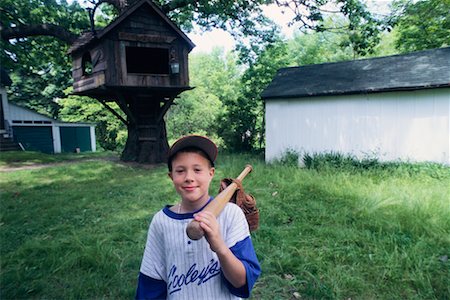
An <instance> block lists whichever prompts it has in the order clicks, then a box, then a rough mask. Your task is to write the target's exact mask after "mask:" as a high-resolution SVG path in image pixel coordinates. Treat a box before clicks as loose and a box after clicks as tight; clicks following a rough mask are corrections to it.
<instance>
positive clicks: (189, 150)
mask: <svg viewBox="0 0 450 300" xmlns="http://www.w3.org/2000/svg"><path fill="white" fill-rule="evenodd" d="M180 153H197V154H199V155H201V156H203V157H204V158H206V160H208V162H209V167H210V168H213V167H214V162H213V161H211V159H210V158H209V157H208V155H207V154H206V153H205V151H203V150H202V149H200V148H197V147H186V148H183V149H181V150H179V151H178V152H176V153H175V154H174V155H172V156H170V157H169V159H168V160H167V166H168V167H169V172H172V162H173V160H174V159H175V158H176V157H177V156H178V154H180Z"/></svg>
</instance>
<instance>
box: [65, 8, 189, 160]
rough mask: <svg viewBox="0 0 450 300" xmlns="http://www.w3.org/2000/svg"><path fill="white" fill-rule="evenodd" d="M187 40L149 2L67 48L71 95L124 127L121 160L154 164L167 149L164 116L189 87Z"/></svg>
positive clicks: (130, 9)
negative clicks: (97, 105)
mask: <svg viewBox="0 0 450 300" xmlns="http://www.w3.org/2000/svg"><path fill="white" fill-rule="evenodd" d="M194 47H195V45H194V44H193V43H192V42H191V40H190V39H189V38H188V37H187V36H186V35H185V34H184V33H183V32H182V31H181V30H180V29H179V28H178V27H177V26H176V25H175V24H174V23H173V22H172V21H171V20H170V19H169V18H168V17H167V16H166V15H165V14H164V13H163V12H162V11H161V9H160V8H159V7H158V6H157V5H156V4H154V3H153V2H152V1H150V0H140V1H137V2H136V3H134V4H133V5H132V6H130V7H127V8H126V9H125V10H124V11H122V13H121V14H120V15H119V16H118V17H117V19H115V20H114V21H113V22H112V23H110V24H109V25H108V26H107V27H105V28H103V29H102V30H99V31H96V30H94V29H93V30H91V31H90V32H86V33H84V34H82V35H81V36H80V37H79V38H78V40H76V41H75V42H74V43H73V44H72V46H71V47H70V49H69V52H68V53H69V54H70V55H71V56H72V76H73V93H74V94H76V95H82V96H89V97H93V98H95V99H97V100H98V101H100V102H101V103H102V104H104V105H105V107H107V108H108V109H110V110H111V111H112V112H113V113H114V111H113V110H112V109H111V108H110V106H109V105H108V102H116V103H117V104H118V105H119V107H120V108H121V110H122V111H123V112H124V113H125V115H126V119H124V118H122V117H121V116H120V115H119V114H117V113H115V115H116V116H117V117H118V118H120V119H121V120H122V121H123V122H124V123H125V124H126V125H127V128H128V139H127V143H126V146H125V149H124V152H123V153H122V160H125V161H137V162H142V163H159V162H164V161H165V160H166V154H167V150H168V143H167V135H166V128H165V122H164V115H165V113H166V112H167V110H168V109H169V107H170V106H171V104H172V103H173V100H174V99H175V97H177V96H178V95H179V94H180V93H181V92H183V91H186V90H189V89H191V87H189V72H188V71H189V70H188V53H189V52H190V51H191V50H192V49H193V48H194Z"/></svg>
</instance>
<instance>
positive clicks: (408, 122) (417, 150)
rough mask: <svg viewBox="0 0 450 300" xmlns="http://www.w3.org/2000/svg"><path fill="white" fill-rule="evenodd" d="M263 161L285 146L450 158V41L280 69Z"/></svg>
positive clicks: (267, 94)
mask: <svg viewBox="0 0 450 300" xmlns="http://www.w3.org/2000/svg"><path fill="white" fill-rule="evenodd" d="M262 98H263V99H264V101H265V105H266V116H265V117H266V160H267V161H271V160H274V159H277V158H280V157H281V156H282V155H283V154H284V153H285V152H286V151H287V150H293V151H297V152H298V153H300V154H301V156H302V155H303V154H305V153H308V154H314V153H326V152H335V153H336V152H337V153H342V154H347V155H352V156H355V157H357V158H366V157H370V158H374V157H375V158H378V159H379V160H380V161H398V160H400V161H411V162H423V161H431V162H437V163H443V164H450V47H447V48H440V49H433V50H426V51H419V52H414V53H410V54H406V55H394V56H387V57H379V58H371V59H362V60H354V61H345V62H338V63H324V64H317V65H308V66H300V67H292V68H283V69H280V70H279V71H278V72H277V74H276V76H275V77H274V79H273V81H272V82H271V83H270V84H269V86H268V87H267V88H266V89H265V90H264V91H263V93H262Z"/></svg>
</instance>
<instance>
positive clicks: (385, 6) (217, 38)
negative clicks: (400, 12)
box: [187, 0, 392, 53]
mask: <svg viewBox="0 0 450 300" xmlns="http://www.w3.org/2000/svg"><path fill="white" fill-rule="evenodd" d="M391 2H392V0H367V5H368V7H369V8H370V10H371V11H373V12H379V13H386V12H388V11H389V4H390V3H391ZM263 13H264V14H265V15H266V16H267V17H269V18H270V19H272V20H273V21H274V22H275V23H276V24H278V25H279V26H281V31H282V32H283V34H284V35H285V36H286V38H292V37H293V35H294V32H295V30H296V29H295V26H288V22H289V21H291V20H292V17H293V14H292V13H290V12H289V11H285V12H284V13H283V12H282V10H281V8H279V7H278V6H277V5H275V4H271V5H266V6H264V7H263ZM187 36H188V37H189V38H190V39H191V41H192V42H193V43H194V44H195V48H194V49H193V50H192V52H191V53H201V52H203V53H209V52H211V50H212V49H213V48H214V47H223V48H224V50H225V51H230V50H232V49H233V47H234V44H235V43H234V40H233V38H232V37H231V35H230V34H229V33H227V32H225V31H223V30H221V29H214V30H212V31H209V32H204V33H200V32H199V31H198V32H191V33H187Z"/></svg>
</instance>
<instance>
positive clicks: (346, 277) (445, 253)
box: [0, 155, 450, 299]
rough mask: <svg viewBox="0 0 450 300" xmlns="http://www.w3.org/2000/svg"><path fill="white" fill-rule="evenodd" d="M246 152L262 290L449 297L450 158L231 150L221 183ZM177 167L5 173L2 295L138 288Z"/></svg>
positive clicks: (292, 294) (72, 167) (119, 294)
mask: <svg viewBox="0 0 450 300" xmlns="http://www.w3.org/2000/svg"><path fill="white" fill-rule="evenodd" d="M32 159H33V158H32V157H31V158H30V160H32ZM0 160H3V156H2V157H1V159H0ZM27 161H28V159H24V160H22V161H21V162H20V163H21V164H24V165H26V164H28V162H27ZM3 163H4V164H8V163H7V162H3ZM247 163H251V164H252V165H253V167H254V172H253V173H251V174H250V175H249V176H247V178H246V179H245V182H244V186H245V187H246V190H247V191H248V192H251V193H252V194H253V195H254V196H255V197H256V199H257V201H258V206H259V208H260V214H261V219H260V228H259V229H258V230H257V231H256V232H254V233H253V234H252V238H253V242H254V246H255V249H256V251H257V255H258V257H259V259H260V262H261V266H262V271H263V272H262V275H261V277H260V279H259V280H258V282H257V283H256V286H255V288H254V290H253V296H252V298H253V299H296V298H300V297H301V299H349V298H351V299H450V261H449V260H448V258H449V257H450V218H449V216H450V198H449V194H450V190H449V186H450V168H448V167H443V166H438V165H430V164H418V165H412V164H410V165H408V164H398V165H391V166H389V167H383V168H379V167H374V168H366V169H355V168H353V167H352V168H348V167H333V166H332V167H327V168H320V169H314V168H312V169H300V168H297V167H295V166H292V165H289V164H272V165H266V164H265V163H264V162H263V161H261V160H260V159H258V158H257V157H253V156H245V155H226V156H222V157H221V158H220V159H219V161H218V163H217V173H216V174H217V175H216V178H215V179H214V181H213V184H212V187H213V188H212V189H211V193H212V194H215V193H216V191H217V189H216V188H214V187H218V182H219V179H220V178H221V177H230V176H237V175H238V174H239V173H240V171H241V170H242V168H243V167H244V166H245V164H247ZM166 172H167V171H166V167H165V166H163V165H162V166H157V167H155V168H152V169H144V168H136V167H134V168H133V167H129V166H126V165H121V164H117V163H114V162H111V161H83V160H80V162H78V163H76V164H68V165H57V166H51V167H48V168H44V169H41V170H23V171H14V172H2V173H0V197H1V202H0V203H1V206H0V210H1V219H0V234H1V235H0V237H1V271H0V272H1V273H0V274H1V277H0V283H1V294H0V297H1V299H23V298H27V299H130V298H132V297H133V296H134V291H135V287H136V278H137V274H138V271H139V266H140V260H141V257H142V253H143V247H144V243H145V238H146V232H147V227H148V224H149V220H150V218H151V216H152V215H153V214H154V213H155V212H156V211H157V210H159V209H160V208H161V207H162V206H163V205H165V204H166V203H175V202H176V201H177V195H176V194H175V192H174V191H173V188H172V186H171V182H170V181H169V179H168V177H167V175H166Z"/></svg>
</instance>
